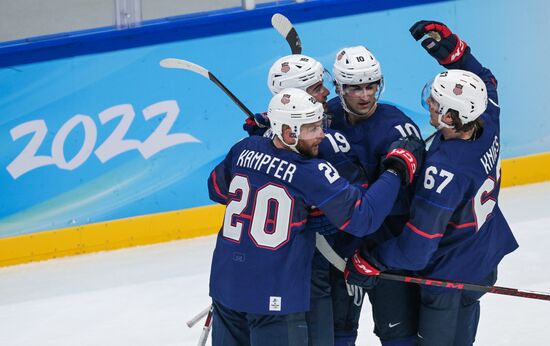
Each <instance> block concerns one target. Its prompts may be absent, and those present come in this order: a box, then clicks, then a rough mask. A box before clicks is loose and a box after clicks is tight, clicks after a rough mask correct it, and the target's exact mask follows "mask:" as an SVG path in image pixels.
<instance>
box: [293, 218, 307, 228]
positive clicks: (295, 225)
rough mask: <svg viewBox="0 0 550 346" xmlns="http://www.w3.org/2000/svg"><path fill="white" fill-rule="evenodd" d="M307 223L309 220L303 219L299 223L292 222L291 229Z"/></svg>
mask: <svg viewBox="0 0 550 346" xmlns="http://www.w3.org/2000/svg"><path fill="white" fill-rule="evenodd" d="M306 222H307V219H303V220H302V221H298V222H292V223H291V224H290V228H293V227H299V226H302V225H303V224H305V223H306Z"/></svg>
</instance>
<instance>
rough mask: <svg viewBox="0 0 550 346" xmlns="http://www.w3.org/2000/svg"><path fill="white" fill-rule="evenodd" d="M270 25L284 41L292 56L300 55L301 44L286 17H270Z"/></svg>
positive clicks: (280, 15)
mask: <svg viewBox="0 0 550 346" xmlns="http://www.w3.org/2000/svg"><path fill="white" fill-rule="evenodd" d="M271 25H273V28H275V30H277V32H278V33H279V34H281V36H283V38H284V39H285V40H286V42H287V43H288V45H289V46H290V50H291V51H292V54H302V42H301V41H300V37H299V36H298V32H297V31H296V29H294V26H293V25H292V23H291V22H290V20H288V18H287V17H285V16H283V15H282V14H280V13H275V14H274V15H273V17H271Z"/></svg>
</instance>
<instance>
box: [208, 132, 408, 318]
mask: <svg viewBox="0 0 550 346" xmlns="http://www.w3.org/2000/svg"><path fill="white" fill-rule="evenodd" d="M399 186H400V179H399V178H398V177H397V176H395V175H393V174H392V173H389V172H387V173H384V174H382V176H381V177H380V178H379V180H378V182H377V183H376V184H374V185H372V186H371V187H370V189H369V190H366V191H365V190H364V189H362V188H360V187H357V186H354V185H350V184H349V183H348V182H347V181H346V180H345V179H343V178H340V177H339V174H338V171H337V170H336V169H334V167H333V166H332V165H331V164H330V163H328V162H327V161H325V160H322V159H317V158H307V157H304V156H302V155H300V154H298V153H295V152H292V151H290V150H284V149H278V148H276V147H275V146H274V144H273V142H272V140H270V139H269V138H265V137H259V136H252V137H249V138H245V139H243V140H242V141H240V142H238V143H237V144H236V145H235V146H233V148H232V149H231V150H230V151H229V153H228V154H227V156H226V158H225V159H224V161H223V162H222V163H220V164H219V165H218V166H217V167H216V168H215V169H214V170H213V171H212V173H211V175H210V178H209V180H208V188H209V193H210V197H211V199H212V200H214V201H216V202H219V203H222V204H226V211H225V216H224V223H223V226H222V229H221V230H220V232H219V234H218V238H217V242H216V248H215V250H214V255H213V259H212V270H211V276H210V295H211V296H212V298H213V299H215V300H216V301H218V302H220V303H221V304H223V305H224V306H227V307H228V308H231V309H233V310H236V311H243V312H250V313H258V314H289V313H295V312H301V311H307V310H308V309H309V301H310V275H311V259H312V256H313V251H314V247H315V234H314V233H313V232H308V231H307V230H306V229H305V224H306V220H307V215H308V213H309V210H310V209H311V207H312V206H317V207H318V208H319V209H321V210H322V211H323V212H324V213H325V215H326V216H327V217H328V218H329V220H330V221H331V222H332V223H333V224H334V225H336V226H337V227H338V228H339V229H341V230H344V231H345V232H349V233H351V234H354V235H357V236H364V235H366V234H368V233H371V232H374V231H375V230H376V229H377V228H378V227H379V226H380V224H381V223H382V221H383V219H384V217H385V216H386V215H387V214H388V213H389V211H390V210H391V206H392V205H393V203H394V201H395V198H396V196H397V193H398V191H399Z"/></svg>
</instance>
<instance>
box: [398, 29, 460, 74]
mask: <svg viewBox="0 0 550 346" xmlns="http://www.w3.org/2000/svg"><path fill="white" fill-rule="evenodd" d="M409 31H410V32H411V35H412V36H413V37H414V39H415V40H417V41H418V40H420V39H421V38H422V37H424V35H428V36H430V37H428V38H426V39H424V40H423V41H422V43H421V44H422V47H424V49H426V51H428V53H430V55H431V56H433V57H434V58H435V59H436V60H437V61H438V62H439V63H440V64H441V65H443V66H445V67H446V68H448V69H452V68H454V69H456V68H460V67H461V66H462V57H463V56H464V55H467V54H468V53H469V52H470V47H468V45H467V44H466V42H464V41H462V40H461V39H460V38H458V36H457V35H455V34H453V33H452V32H451V30H450V29H449V28H448V27H447V26H446V25H445V24H443V23H440V22H435V21H431V20H421V21H418V22H416V23H414V24H413V26H411V28H410V29H409Z"/></svg>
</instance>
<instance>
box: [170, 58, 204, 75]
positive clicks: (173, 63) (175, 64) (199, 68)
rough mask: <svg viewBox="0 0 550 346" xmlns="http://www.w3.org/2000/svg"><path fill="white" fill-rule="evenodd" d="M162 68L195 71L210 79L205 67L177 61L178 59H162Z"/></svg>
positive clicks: (180, 60) (181, 60) (185, 61)
mask: <svg viewBox="0 0 550 346" xmlns="http://www.w3.org/2000/svg"><path fill="white" fill-rule="evenodd" d="M160 66H162V67H164V68H175V69H180V70H189V71H193V72H195V73H198V74H200V75H202V76H204V77H206V78H210V77H209V76H208V70H207V69H205V68H204V67H202V66H200V65H197V64H193V63H192V62H190V61H187V60H183V59H176V58H166V59H162V60H161V61H160Z"/></svg>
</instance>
